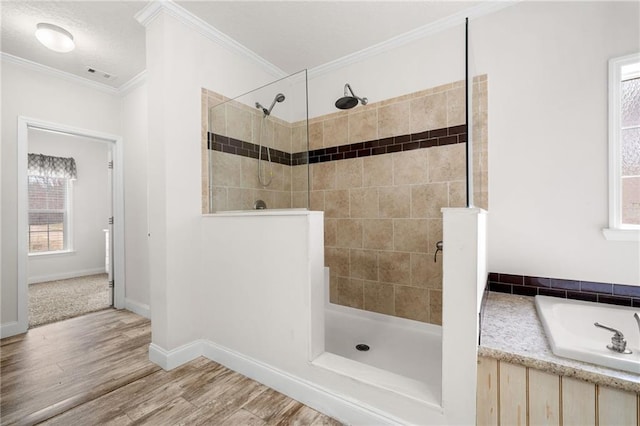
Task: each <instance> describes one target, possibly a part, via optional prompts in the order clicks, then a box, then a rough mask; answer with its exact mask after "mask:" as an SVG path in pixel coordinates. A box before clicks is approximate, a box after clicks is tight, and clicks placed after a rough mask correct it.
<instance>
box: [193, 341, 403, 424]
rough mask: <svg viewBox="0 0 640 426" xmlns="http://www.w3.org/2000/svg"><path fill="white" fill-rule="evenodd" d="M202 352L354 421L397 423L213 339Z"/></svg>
mask: <svg viewBox="0 0 640 426" xmlns="http://www.w3.org/2000/svg"><path fill="white" fill-rule="evenodd" d="M201 348H202V355H203V356H204V357H205V358H208V359H210V360H212V361H215V362H217V363H219V364H222V365H224V366H225V367H227V368H229V369H231V370H234V371H237V372H238V373H240V374H243V375H245V376H247V377H249V378H251V379H253V380H256V381H258V382H260V383H262V384H264V385H267V386H269V387H270V388H272V389H275V390H277V391H278V392H281V393H283V394H285V395H288V396H289V397H291V398H293V399H295V400H297V401H300V402H302V403H303V404H305V405H308V406H309V407H311V408H313V409H315V410H317V411H320V412H321V413H324V414H326V415H328V416H331V417H333V418H335V419H337V420H339V421H341V422H343V423H346V424H351V425H373V424H375V425H396V424H398V420H397V419H392V418H390V417H387V416H385V415H383V414H381V413H377V412H374V411H372V410H370V409H368V408H367V407H365V406H362V405H360V404H358V403H356V402H352V401H349V400H347V399H345V398H343V397H341V396H340V395H336V394H335V393H333V392H331V391H329V390H327V389H325V388H323V387H321V386H318V385H316V384H315V383H312V382H309V381H307V380H304V379H301V378H300V377H297V376H293V375H291V374H289V373H286V372H284V371H282V370H279V369H277V368H275V367H273V366H270V365H268V364H265V363H263V362H261V361H258V360H256V359H253V358H250V357H247V356H245V355H243V354H240V353H238V352H235V351H233V350H231V349H228V348H225V347H223V346H220V345H217V344H216V343H213V342H211V341H207V340H202V341H201Z"/></svg>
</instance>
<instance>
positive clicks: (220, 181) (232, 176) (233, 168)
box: [212, 151, 242, 187]
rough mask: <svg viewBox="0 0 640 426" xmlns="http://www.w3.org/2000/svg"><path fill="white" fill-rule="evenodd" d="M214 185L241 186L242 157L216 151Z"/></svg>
mask: <svg viewBox="0 0 640 426" xmlns="http://www.w3.org/2000/svg"><path fill="white" fill-rule="evenodd" d="M212 157H213V158H212V160H213V164H212V168H213V184H214V185H215V186H234V187H239V186H240V159H241V158H242V157H240V156H238V155H233V154H227V153H225V152H219V151H214V152H213V155H212Z"/></svg>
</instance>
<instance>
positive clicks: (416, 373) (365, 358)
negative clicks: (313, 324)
mask: <svg viewBox="0 0 640 426" xmlns="http://www.w3.org/2000/svg"><path fill="white" fill-rule="evenodd" d="M325 321H326V322H325V352H328V353H330V354H334V355H338V356H339V357H343V358H346V359H347V360H350V361H355V362H356V363H351V364H350V362H349V361H346V365H345V368H346V369H349V370H353V371H359V372H360V373H362V374H363V376H365V377H366V378H371V377H372V376H379V377H380V380H382V381H384V382H385V383H387V384H390V387H391V388H394V389H399V390H400V391H403V390H405V391H407V392H403V393H407V394H412V395H414V396H415V393H416V392H418V394H420V395H421V397H420V399H424V400H427V401H429V402H432V403H435V404H439V402H440V395H441V380H442V332H441V327H440V326H436V325H432V324H425V323H421V322H418V321H412V320H408V319H403V318H397V317H392V316H388V315H382V314H377V313H374V312H368V311H362V310H359V309H353V308H348V307H344V306H339V305H334V304H329V305H328V306H327V308H326V309H325ZM358 344H366V345H368V346H369V348H370V349H369V350H368V351H359V350H357V349H356V345H358ZM343 364H344V362H343ZM358 364H359V365H358ZM362 364H365V365H366V366H370V367H373V369H371V370H370V371H367V368H366V367H364V368H363V366H362ZM414 391H415V392H414Z"/></svg>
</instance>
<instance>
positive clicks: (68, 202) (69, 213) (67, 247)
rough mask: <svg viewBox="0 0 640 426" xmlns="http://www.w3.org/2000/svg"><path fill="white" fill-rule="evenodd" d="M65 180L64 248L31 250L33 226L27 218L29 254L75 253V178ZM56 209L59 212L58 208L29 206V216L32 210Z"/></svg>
mask: <svg viewBox="0 0 640 426" xmlns="http://www.w3.org/2000/svg"><path fill="white" fill-rule="evenodd" d="M64 180H65V191H66V193H65V206H64V212H63V213H64V224H63V233H62V237H63V248H62V249H61V250H48V251H34V252H32V251H30V243H29V241H30V239H29V237H30V234H31V228H30V226H31V225H30V223H29V219H27V226H28V230H27V255H28V256H30V257H31V256H49V255H58V254H64V253H73V252H74V248H73V208H72V206H73V179H68V178H64ZM28 188H29V184H28V183H27V190H28ZM48 211H55V212H58V211H59V210H58V209H51V210H48V209H29V208H28V207H27V217H28V215H29V213H32V212H48Z"/></svg>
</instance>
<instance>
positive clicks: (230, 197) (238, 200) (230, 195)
mask: <svg viewBox="0 0 640 426" xmlns="http://www.w3.org/2000/svg"><path fill="white" fill-rule="evenodd" d="M267 198H270V197H267ZM264 201H265V202H267V206H268V207H271V205H273V203H269V202H268V201H267V200H264ZM269 201H271V200H270V199H269ZM254 202H255V198H254V190H253V189H243V188H227V203H228V204H227V208H228V210H249V209H252V208H253V203H254Z"/></svg>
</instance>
